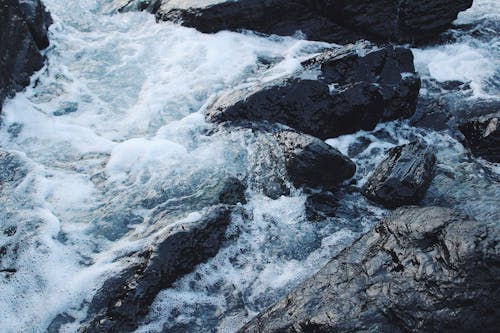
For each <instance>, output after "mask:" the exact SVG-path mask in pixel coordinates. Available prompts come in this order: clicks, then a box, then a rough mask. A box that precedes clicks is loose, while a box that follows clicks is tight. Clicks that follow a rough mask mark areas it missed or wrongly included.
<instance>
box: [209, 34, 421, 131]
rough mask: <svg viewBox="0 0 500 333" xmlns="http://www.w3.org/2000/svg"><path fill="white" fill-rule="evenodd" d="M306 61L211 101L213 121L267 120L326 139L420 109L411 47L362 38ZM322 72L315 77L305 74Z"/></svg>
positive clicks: (409, 114)
mask: <svg viewBox="0 0 500 333" xmlns="http://www.w3.org/2000/svg"><path fill="white" fill-rule="evenodd" d="M303 66H304V69H303V72H301V73H299V74H297V75H296V76H294V77H290V78H286V79H280V80H276V81H273V82H270V83H268V84H266V85H264V86H258V87H252V88H248V89H244V90H236V91H233V92H232V93H229V94H226V95H223V96H221V97H220V98H219V99H218V100H216V101H215V102H214V103H213V104H212V105H210V106H208V108H207V118H208V120H209V121H212V122H224V121H239V120H250V121H262V120H266V121H270V122H276V123H281V124H284V125H287V126H290V127H292V128H294V129H296V130H298V131H301V132H304V133H307V134H311V135H314V136H317V137H319V138H321V139H326V138H330V137H336V136H339V135H342V134H349V133H353V132H356V131H358V130H361V129H363V130H372V129H373V128H374V127H375V126H376V125H377V123H378V122H380V121H387V120H393V119H396V118H400V117H409V116H411V115H412V114H413V112H414V111H415V107H416V102H417V97H418V91H419V88H420V79H419V77H418V75H417V74H416V73H415V68H414V66H413V56H412V54H411V51H410V50H408V49H405V48H401V47H393V46H389V47H384V48H377V47H373V46H372V45H370V44H367V43H358V44H356V45H352V46H350V47H345V48H341V49H337V50H328V51H325V52H323V53H322V54H321V55H319V56H317V57H315V58H313V59H310V60H308V61H306V62H304V63H303ZM317 72H319V73H320V74H319V76H318V78H317V79H315V80H314V79H303V78H300V77H305V76H308V77H311V76H314V75H315V74H314V73H317ZM316 75H318V74H316Z"/></svg>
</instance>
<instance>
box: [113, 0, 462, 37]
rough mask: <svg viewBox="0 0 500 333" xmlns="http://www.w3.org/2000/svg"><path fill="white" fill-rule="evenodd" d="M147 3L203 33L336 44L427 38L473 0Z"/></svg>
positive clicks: (163, 15)
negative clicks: (301, 37)
mask: <svg viewBox="0 0 500 333" xmlns="http://www.w3.org/2000/svg"><path fill="white" fill-rule="evenodd" d="M142 2H144V1H142V0H141V1H137V0H136V1H127V2H125V4H124V5H123V6H122V7H120V6H117V8H137V7H140V6H139V5H138V3H142ZM151 2H152V3H154V5H151V4H150V5H148V6H146V7H144V6H142V7H143V8H145V9H148V10H150V11H151V12H153V13H156V18H157V20H161V21H173V22H178V23H181V24H183V25H185V26H188V27H194V28H196V29H198V30H200V31H202V32H207V33H213V32H217V31H221V30H240V29H247V30H254V31H257V32H261V33H266V34H278V35H292V34H294V33H295V32H297V31H301V32H302V33H303V34H305V35H306V37H307V38H308V39H311V40H323V41H328V42H335V43H347V42H353V41H356V40H358V39H370V40H373V41H396V42H402V43H406V42H414V41H417V42H420V41H425V40H427V39H428V38H431V37H435V35H437V34H438V33H439V32H441V31H444V30H446V29H447V28H448V27H449V26H450V24H451V23H452V22H453V21H454V20H455V18H456V17H457V14H458V13H459V12H460V11H462V10H465V9H467V8H469V7H470V6H471V5H472V0H460V1H451V0H438V1H436V0H425V1H416V0H406V1H396V0H384V1H369V0H361V1H356V2H352V1H346V0H314V1H313V0H309V1H299V0H292V1H290V0H239V1H224V0H211V1H203V2H201V3H200V2H194V1H166V0H156V1H151ZM119 3H122V4H123V3H124V2H123V1H120V2H119ZM130 3H132V4H133V5H131V4H130Z"/></svg>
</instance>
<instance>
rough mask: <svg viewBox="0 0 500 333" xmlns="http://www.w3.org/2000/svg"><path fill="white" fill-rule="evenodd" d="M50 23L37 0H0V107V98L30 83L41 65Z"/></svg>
mask: <svg viewBox="0 0 500 333" xmlns="http://www.w3.org/2000/svg"><path fill="white" fill-rule="evenodd" d="M50 24H52V19H51V17H50V15H49V13H48V12H47V11H46V10H45V7H44V6H43V4H42V2H41V1H40V0H0V73H1V75H0V111H1V108H2V103H3V101H4V99H5V98H6V97H8V96H10V95H12V94H13V93H15V92H16V91H20V90H21V89H23V88H24V87H26V86H27V85H29V83H30V76H31V75H32V74H33V73H34V72H35V71H37V70H39V69H40V68H42V66H43V56H42V55H41V53H40V50H42V49H44V48H46V47H47V46H48V44H49V40H48V37H47V29H48V27H49V26H50Z"/></svg>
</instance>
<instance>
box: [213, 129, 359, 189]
mask: <svg viewBox="0 0 500 333" xmlns="http://www.w3.org/2000/svg"><path fill="white" fill-rule="evenodd" d="M220 129H224V130H229V131H235V130H239V129H251V130H252V132H254V133H258V134H261V135H263V136H265V138H266V139H268V140H270V141H272V142H273V145H272V146H270V147H267V148H266V149H269V150H271V151H269V152H268V154H271V155H273V156H272V157H271V158H272V159H276V160H280V162H281V161H282V163H281V164H283V165H284V169H285V171H286V172H285V173H283V172H281V170H276V169H277V168H279V166H277V165H275V166H274V168H275V170H271V173H272V174H274V175H276V174H283V175H284V176H285V177H286V180H287V181H290V182H291V183H293V185H295V186H296V187H307V188H321V189H335V188H337V187H338V186H339V185H340V184H341V183H342V182H343V181H345V180H347V179H349V178H351V177H352V176H353V175H354V173H355V172H356V165H355V164H354V163H353V162H352V161H351V160H350V159H349V158H348V157H346V156H344V155H343V154H342V153H340V152H339V151H338V150H337V149H335V148H333V147H332V146H330V145H328V144H327V143H325V142H324V141H322V140H320V139H318V138H316V137H313V136H311V135H308V134H304V133H300V132H297V131H295V130H294V129H292V128H289V127H287V126H283V125H280V124H273V123H269V122H265V121H263V122H250V121H237V122H226V123H223V124H221V126H220ZM257 141H258V139H257ZM278 164H279V163H278ZM265 181H266V182H267V183H276V184H274V185H273V184H271V189H272V190H271V191H270V192H271V193H269V191H265V194H266V195H268V196H269V197H271V198H278V197H279V196H281V195H286V194H288V192H287V191H286V187H285V185H284V184H281V182H280V181H279V180H274V181H273V180H271V179H269V177H266V179H265ZM263 185H266V184H263ZM267 185H268V186H269V184H267Z"/></svg>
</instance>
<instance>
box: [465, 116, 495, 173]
mask: <svg viewBox="0 0 500 333" xmlns="http://www.w3.org/2000/svg"><path fill="white" fill-rule="evenodd" d="M499 118H500V114H498V113H497V114H496V115H491V116H486V117H480V118H477V119H474V120H470V121H468V122H465V123H463V124H461V125H460V126H459V130H460V132H461V133H462V134H463V136H464V137H465V144H466V145H467V147H468V148H469V149H470V150H471V152H472V154H474V155H476V156H479V157H482V158H484V159H486V160H488V161H490V162H494V163H500V124H499V121H498V120H499Z"/></svg>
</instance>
